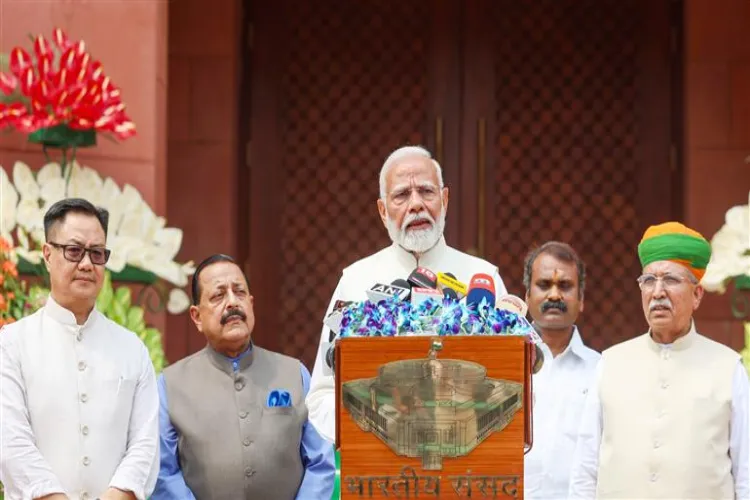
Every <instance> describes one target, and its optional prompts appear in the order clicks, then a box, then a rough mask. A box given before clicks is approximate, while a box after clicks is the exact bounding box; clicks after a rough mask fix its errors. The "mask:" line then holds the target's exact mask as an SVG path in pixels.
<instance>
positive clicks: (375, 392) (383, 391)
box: [335, 335, 534, 499]
mask: <svg viewBox="0 0 750 500" xmlns="http://www.w3.org/2000/svg"><path fill="white" fill-rule="evenodd" d="M533 351H534V346H533V345H532V344H531V343H529V342H528V341H527V340H526V338H525V337H521V336H460V335H458V336H442V337H440V336H409V337H389V338H384V337H350V338H343V339H340V340H339V341H338V343H337V345H336V353H335V356H336V364H335V367H336V371H335V379H336V446H337V448H338V450H339V453H340V457H341V498H342V499H353V498H442V499H447V498H523V458H524V453H525V451H528V450H529V449H530V448H531V446H532V422H531V401H532V400H531V370H532V353H533Z"/></svg>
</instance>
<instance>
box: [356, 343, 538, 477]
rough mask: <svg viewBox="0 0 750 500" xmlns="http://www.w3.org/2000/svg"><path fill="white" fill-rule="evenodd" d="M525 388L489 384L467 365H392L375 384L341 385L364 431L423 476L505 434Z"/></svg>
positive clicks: (443, 361)
mask: <svg viewBox="0 0 750 500" xmlns="http://www.w3.org/2000/svg"><path fill="white" fill-rule="evenodd" d="M522 393H523V384H521V383H517V382H510V381H507V380H495V379H491V378H487V376H486V369H485V367H484V366H482V365H480V364H477V363H472V362H469V361H460V360H453V359H440V360H439V359H436V357H435V351H434V350H433V351H431V352H430V357H429V358H427V359H412V360H405V361H394V362H391V363H387V364H385V365H383V366H381V367H380V368H379V373H378V376H377V377H376V378H368V379H358V380H353V381H350V382H346V383H344V384H343V405H344V408H346V410H347V411H348V412H349V414H350V415H351V417H352V419H354V421H355V422H356V423H357V425H358V426H359V427H360V428H361V429H362V430H364V431H370V432H372V433H373V434H375V435H376V436H377V437H378V438H380V439H381V440H382V441H383V442H384V443H385V444H386V445H388V447H390V448H391V449H392V450H393V451H394V452H395V453H396V454H398V455H401V456H407V457H415V458H417V457H418V458H421V459H422V468H423V469H425V470H440V469H442V459H443V458H445V457H459V456H463V455H467V454H468V453H469V452H471V450H473V449H474V448H475V447H476V446H478V445H479V443H481V442H482V441H484V440H485V439H487V437H489V436H490V435H491V434H492V433H493V432H495V431H500V430H502V429H503V428H504V427H505V426H506V425H508V423H510V421H511V420H512V419H513V416H514V415H515V413H516V412H517V411H518V410H519V409H520V408H521V404H522Z"/></svg>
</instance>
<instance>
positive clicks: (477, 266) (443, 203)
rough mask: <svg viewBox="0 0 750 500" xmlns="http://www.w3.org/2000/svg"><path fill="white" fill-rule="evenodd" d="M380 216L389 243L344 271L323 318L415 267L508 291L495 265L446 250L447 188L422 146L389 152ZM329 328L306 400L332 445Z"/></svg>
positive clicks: (333, 401) (333, 414)
mask: <svg viewBox="0 0 750 500" xmlns="http://www.w3.org/2000/svg"><path fill="white" fill-rule="evenodd" d="M377 207H378V214H379V215H380V219H381V221H382V222H383V226H385V229H386V230H387V231H388V236H389V237H390V239H391V241H392V242H393V244H392V245H390V246H388V247H386V248H383V249H381V250H380V251H378V252H375V253H374V254H372V255H369V256H367V257H365V258H363V259H360V260H358V261H357V262H355V263H353V264H351V265H350V266H348V267H346V268H345V269H344V270H343V272H342V275H341V279H340V280H339V282H338V285H337V286H336V289H335V290H334V292H333V296H332V297H331V301H330V303H329V305H328V310H327V311H326V314H325V316H326V317H327V316H328V315H329V314H330V313H331V312H332V311H333V309H334V307H335V304H336V303H337V302H339V301H364V300H367V295H366V290H367V289H369V288H370V287H371V286H373V285H375V284H377V283H391V282H393V281H394V280H396V279H401V280H404V279H406V278H407V277H408V276H409V274H410V273H411V272H412V271H414V269H415V268H417V267H424V268H427V269H429V270H430V271H432V272H433V273H438V272H442V273H453V274H454V276H455V277H456V278H457V279H458V280H459V281H462V282H464V283H468V282H469V280H470V279H471V277H472V276H473V275H474V274H477V273H483V274H487V275H490V276H492V278H493V281H494V282H495V296H496V297H499V296H501V295H504V294H506V293H507V290H506V289H505V284H504V283H503V280H502V279H501V277H500V274H499V272H498V269H497V266H494V265H492V264H490V263H489V262H487V261H485V260H482V259H479V258H477V257H474V256H472V255H468V254H465V253H463V252H460V251H458V250H456V249H454V248H451V247H450V246H448V245H447V244H446V242H445V238H444V236H443V230H444V229H445V217H446V214H447V211H448V188H447V187H446V186H445V185H444V184H443V174H442V169H441V167H440V164H439V163H438V162H437V161H435V160H434V159H432V155H431V154H430V152H429V151H427V150H426V149H424V148H422V147H420V146H404V147H401V148H398V149H397V150H395V151H394V152H392V153H391V154H390V155H389V156H388V158H386V160H385V162H384V163H383V166H382V167H381V169H380V197H379V198H378V200H377ZM333 338H334V335H332V333H331V330H330V328H328V327H327V326H324V327H323V329H322V331H321V333H320V341H319V344H318V356H317V358H316V359H315V366H314V367H313V374H312V385H311V388H310V394H308V396H307V399H306V401H307V406H308V408H309V409H310V421H311V422H313V424H314V425H315V427H316V428H317V429H318V431H319V432H320V433H321V435H323V437H325V438H326V439H328V440H329V441H331V442H333V441H334V440H335V433H336V395H335V384H334V379H333V371H332V370H331V368H330V365H328V364H327V363H326V361H325V358H326V353H327V350H328V348H329V344H330V342H331V341H332V340H333Z"/></svg>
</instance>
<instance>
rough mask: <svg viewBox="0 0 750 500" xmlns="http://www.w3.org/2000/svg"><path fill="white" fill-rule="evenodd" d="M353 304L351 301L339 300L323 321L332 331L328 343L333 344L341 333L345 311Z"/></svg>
mask: <svg viewBox="0 0 750 500" xmlns="http://www.w3.org/2000/svg"><path fill="white" fill-rule="evenodd" d="M352 303H353V302H352V301H351V300H337V301H336V302H334V304H333V308H332V309H331V312H330V313H328V316H326V317H325V318H324V319H323V324H324V325H326V326H327V327H328V328H330V330H331V334H330V335H329V338H328V341H329V342H332V341H333V339H334V337H335V336H336V335H338V334H339V332H340V331H341V320H342V319H344V312H343V310H344V309H345V308H346V307H348V306H349V305H350V304H352Z"/></svg>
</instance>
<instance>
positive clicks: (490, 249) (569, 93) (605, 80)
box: [461, 0, 680, 349]
mask: <svg viewBox="0 0 750 500" xmlns="http://www.w3.org/2000/svg"><path fill="white" fill-rule="evenodd" d="M465 5H466V9H467V10H466V22H467V26H470V27H471V29H468V30H467V38H466V49H465V57H466V61H465V66H464V67H465V71H466V77H465V78H466V81H467V82H469V85H466V86H465V87H464V99H463V100H464V102H465V103H466V106H465V108H464V115H463V116H464V118H463V136H462V142H461V148H462V149H461V151H462V154H461V158H462V162H463V165H462V167H463V169H462V171H461V172H462V189H463V191H462V195H463V201H464V202H465V203H466V206H465V207H463V213H464V214H465V216H464V217H463V220H464V221H474V220H476V221H477V222H476V224H471V223H469V224H466V225H464V227H463V228H462V229H463V231H462V237H463V239H464V244H466V245H467V246H468V247H471V246H473V247H474V248H477V249H478V253H480V254H481V255H483V256H484V257H485V258H487V259H488V260H490V261H491V262H493V263H495V264H497V265H498V267H499V268H500V272H501V275H502V276H503V278H504V279H505V281H506V285H507V286H508V288H509V290H510V291H511V293H515V294H518V295H520V296H522V297H523V295H524V293H525V289H524V287H523V285H522V277H523V258H524V255H525V254H526V252H527V251H529V249H530V248H532V247H533V246H536V245H538V244H541V243H544V242H545V241H548V240H561V241H565V242H568V243H570V244H571V245H573V247H575V248H576V249H577V251H578V252H579V253H580V255H581V257H582V258H583V259H584V260H585V262H586V264H587V267H588V276H587V283H586V293H585V302H586V308H585V311H584V314H583V316H582V317H581V318H580V321H579V326H580V327H581V328H580V330H581V333H582V335H583V337H584V339H585V340H586V341H587V342H590V343H591V344H592V345H593V347H594V348H596V349H602V348H605V347H608V346H610V345H612V344H614V343H617V342H619V341H622V340H625V339H627V338H631V337H633V336H635V335H637V334H639V333H642V332H643V331H645V330H644V327H645V321H644V319H643V313H642V312H641V304H640V292H639V290H638V287H637V285H636V278H637V277H638V275H639V274H640V265H639V263H638V257H637V249H636V247H637V245H638V242H639V241H640V238H641V235H642V234H643V231H644V230H645V229H646V227H647V226H648V225H650V224H653V223H658V222H662V221H665V220H668V219H669V218H670V217H673V216H674V214H673V207H674V205H675V202H676V199H677V198H678V197H679V195H680V192H679V185H680V184H679V182H678V181H679V172H678V171H677V170H676V168H675V167H676V165H675V163H674V162H675V160H676V159H675V158H674V157H670V150H672V144H673V136H674V133H673V131H674V127H673V123H674V121H673V119H674V116H675V112H676V110H675V109H674V108H673V107H672V102H673V98H674V97H675V95H674V94H673V91H672V89H673V86H674V84H675V83H676V82H674V81H673V80H672V74H673V68H674V65H675V64H677V52H676V50H675V46H673V42H674V40H675V39H674V38H673V36H674V35H675V33H676V31H675V29H677V28H678V27H679V22H680V20H679V18H678V17H677V18H676V16H675V15H674V13H673V12H672V11H673V9H674V6H675V2H671V1H667V0H655V1H654V0H628V1H622V0H483V1H474V2H466V4H465ZM675 18H676V22H674V21H675ZM675 150H676V149H675ZM472 238H475V239H474V240H472Z"/></svg>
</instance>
